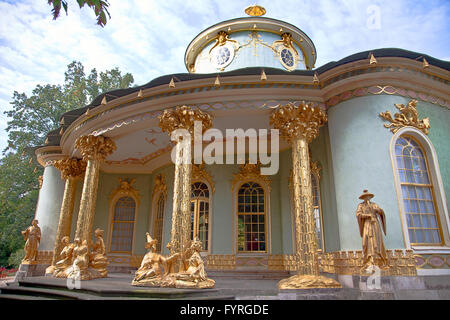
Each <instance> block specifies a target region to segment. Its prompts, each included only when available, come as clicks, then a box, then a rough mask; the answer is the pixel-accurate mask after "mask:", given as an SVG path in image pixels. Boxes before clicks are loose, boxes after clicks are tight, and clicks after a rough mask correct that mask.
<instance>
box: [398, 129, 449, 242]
mask: <svg viewBox="0 0 450 320" xmlns="http://www.w3.org/2000/svg"><path fill="white" fill-rule="evenodd" d="M395 155H396V161H397V168H398V175H399V178H400V184H401V189H402V198H403V199H402V200H403V206H404V208H405V214H406V221H407V223H408V234H409V241H410V242H411V244H416V245H433V244H434V245H440V244H442V235H441V228H440V223H439V217H438V214H437V211H436V206H435V202H434V194H433V184H432V182H431V180H430V175H429V171H428V165H427V160H426V157H425V153H424V151H423V149H422V147H421V146H420V145H419V143H418V142H417V141H415V140H414V139H413V138H412V137H408V136H401V137H400V138H398V139H397V141H396V144H395Z"/></svg>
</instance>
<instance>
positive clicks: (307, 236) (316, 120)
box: [270, 102, 341, 289]
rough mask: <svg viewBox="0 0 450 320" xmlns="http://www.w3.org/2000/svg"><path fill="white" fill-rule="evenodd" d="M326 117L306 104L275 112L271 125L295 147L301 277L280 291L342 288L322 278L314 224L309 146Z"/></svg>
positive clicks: (284, 283) (284, 282) (283, 284)
mask: <svg viewBox="0 0 450 320" xmlns="http://www.w3.org/2000/svg"><path fill="white" fill-rule="evenodd" d="M326 121H327V115H326V113H325V112H324V111H323V110H321V109H320V108H314V107H312V106H311V105H309V104H305V103H304V102H302V103H301V104H300V105H299V106H295V105H294V104H291V103H289V104H287V105H284V106H280V107H278V108H277V109H275V110H274V111H273V112H272V114H271V116H270V124H271V125H272V126H273V127H275V128H276V129H278V130H280V134H281V136H282V137H283V138H284V139H286V140H287V141H288V142H290V143H291V145H292V175H293V179H292V180H293V189H294V190H293V193H294V208H293V209H294V217H295V243H296V255H297V259H298V264H299V265H298V274H297V275H295V276H293V277H290V278H288V279H283V280H281V281H280V282H279V283H278V288H279V289H306V288H340V287H341V285H340V284H339V283H338V282H337V281H335V280H334V279H330V278H327V277H324V276H321V275H320V269H319V259H318V254H317V239H316V226H315V220H314V211H313V200H312V186H311V167H310V163H309V150H308V144H309V143H310V142H311V141H312V140H314V139H315V138H316V137H317V136H318V135H319V128H320V127H321V126H323V125H324V124H325V123H326Z"/></svg>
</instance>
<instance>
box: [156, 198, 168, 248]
mask: <svg viewBox="0 0 450 320" xmlns="http://www.w3.org/2000/svg"><path fill="white" fill-rule="evenodd" d="M165 203H166V197H165V195H164V193H161V195H160V196H159V198H158V202H157V203H156V214H155V221H154V222H153V236H154V239H156V240H158V242H157V243H156V252H161V243H162V232H163V222H164V209H165Z"/></svg>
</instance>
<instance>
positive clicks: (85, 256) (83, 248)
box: [66, 238, 92, 280]
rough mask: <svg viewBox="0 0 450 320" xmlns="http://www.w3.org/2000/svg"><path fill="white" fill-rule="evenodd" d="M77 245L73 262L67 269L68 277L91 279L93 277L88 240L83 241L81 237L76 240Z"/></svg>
mask: <svg viewBox="0 0 450 320" xmlns="http://www.w3.org/2000/svg"><path fill="white" fill-rule="evenodd" d="M74 242H75V247H74V248H73V257H74V259H73V264H72V267H70V268H69V269H68V270H66V273H67V277H68V278H70V279H76V280H90V279H92V277H91V275H90V273H89V269H88V268H89V247H88V241H87V240H83V241H81V240H80V239H79V238H77V239H75V240H74Z"/></svg>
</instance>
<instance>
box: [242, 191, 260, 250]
mask: <svg viewBox="0 0 450 320" xmlns="http://www.w3.org/2000/svg"><path fill="white" fill-rule="evenodd" d="M237 216H238V235H237V250H238V252H266V248H267V245H266V204H265V195H264V189H263V188H262V187H261V186H260V185H259V184H258V183H255V182H247V183H244V184H243V185H242V186H241V187H240V188H239V190H238V210H237Z"/></svg>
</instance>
